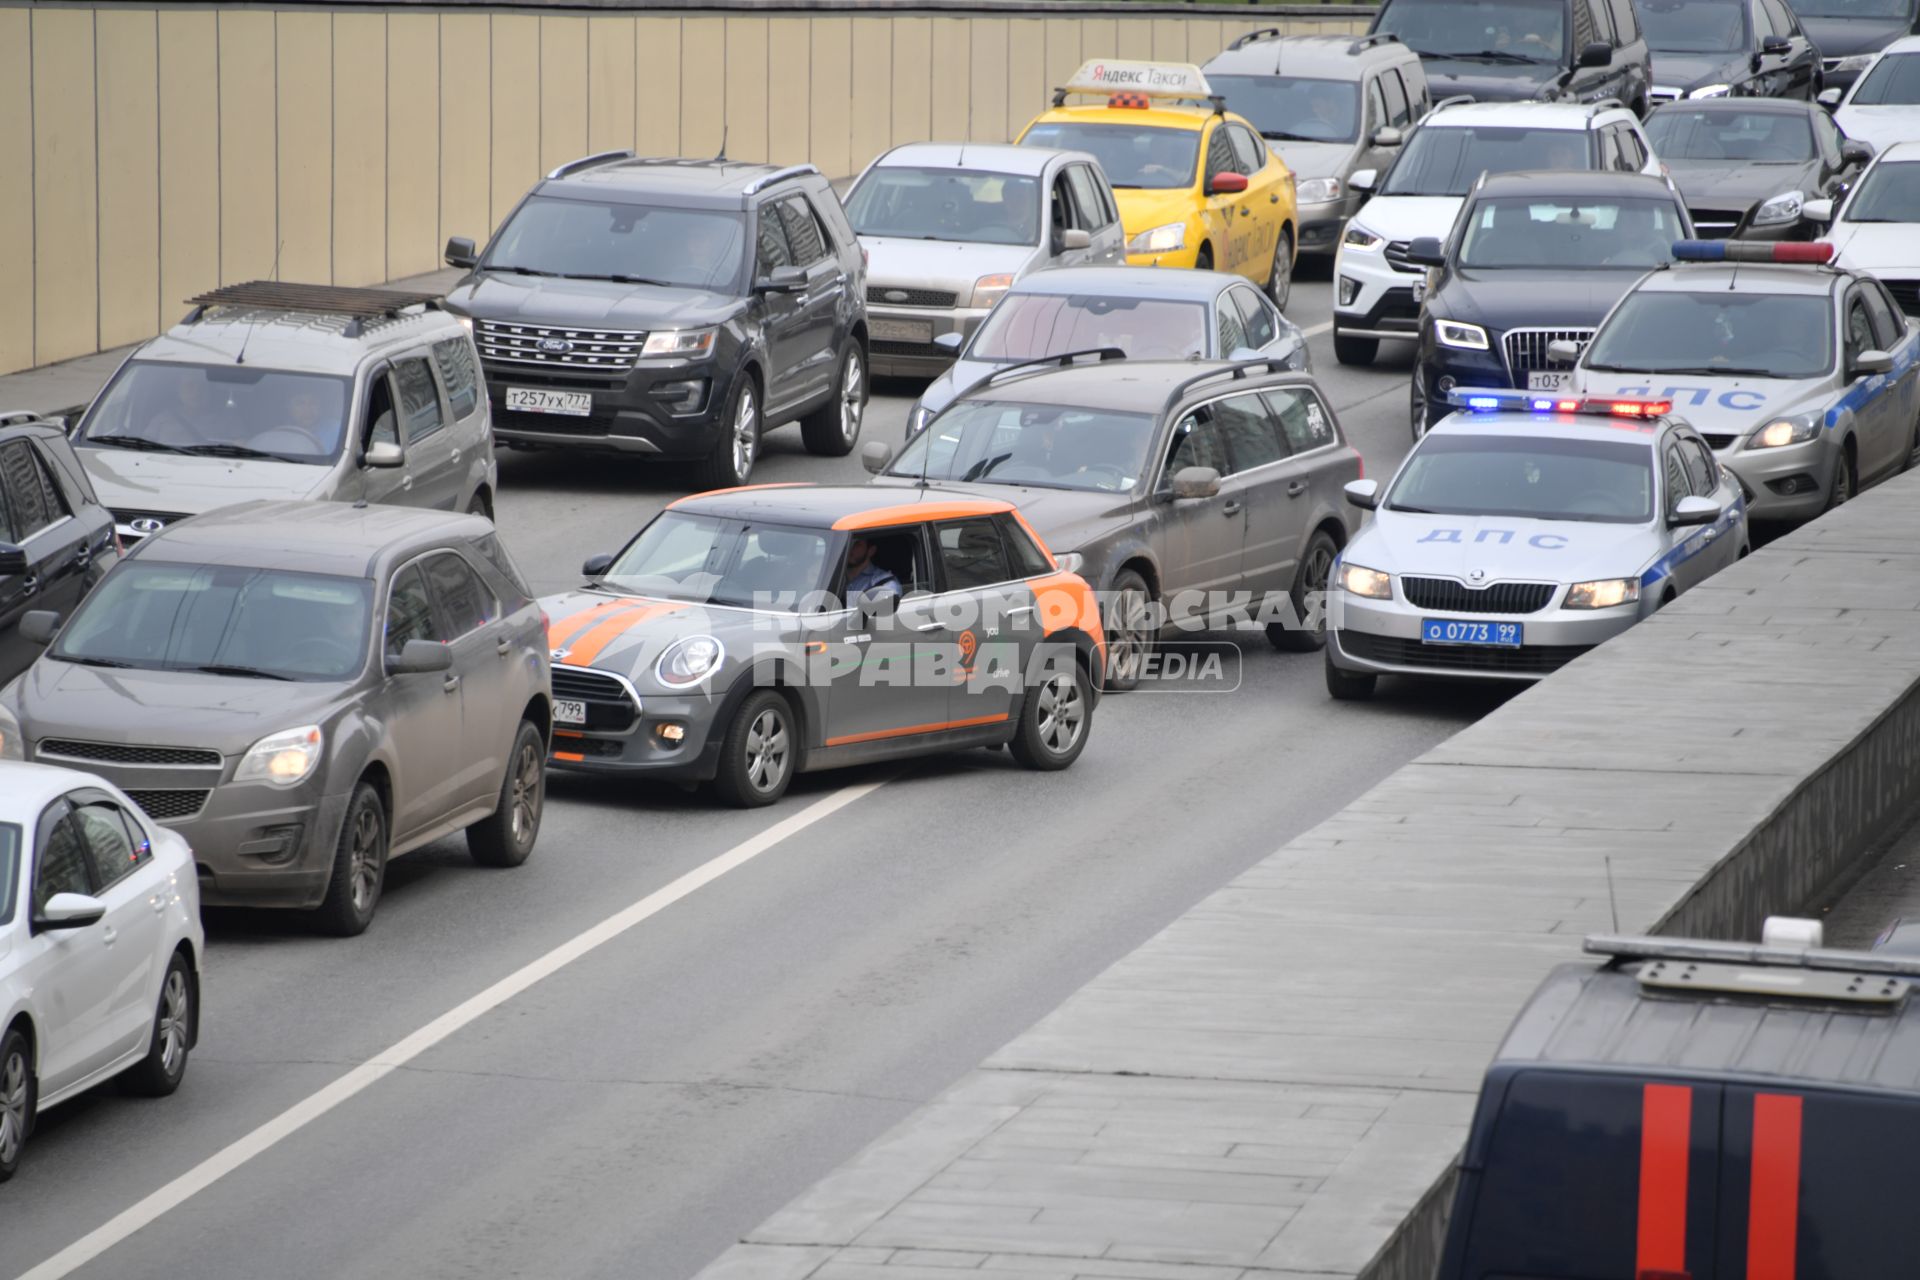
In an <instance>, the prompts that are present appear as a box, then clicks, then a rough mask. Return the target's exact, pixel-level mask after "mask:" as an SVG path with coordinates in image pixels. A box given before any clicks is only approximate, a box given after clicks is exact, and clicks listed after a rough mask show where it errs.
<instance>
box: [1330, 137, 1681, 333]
mask: <svg viewBox="0 0 1920 1280" xmlns="http://www.w3.org/2000/svg"><path fill="white" fill-rule="evenodd" d="M1527 169H1612V170H1619V171H1622V172H1629V173H1634V172H1638V173H1650V174H1654V175H1659V174H1661V173H1663V172H1664V171H1665V170H1664V167H1663V166H1662V165H1661V163H1660V161H1659V159H1658V158H1656V157H1655V156H1654V154H1653V146H1652V144H1651V143H1649V142H1648V141H1647V135H1646V134H1645V132H1643V131H1642V130H1641V128H1640V120H1639V118H1638V117H1637V116H1635V115H1634V114H1633V112H1631V111H1629V110H1627V109H1626V108H1625V107H1623V106H1621V105H1620V104H1619V103H1617V102H1614V101H1612V100H1608V101H1606V102H1588V103H1580V102H1512V103H1495V102H1486V103H1478V102H1443V103H1441V104H1440V105H1439V106H1437V107H1435V108H1434V109H1433V111H1432V112H1431V113H1429V114H1428V116H1427V117H1426V119H1424V120H1422V121H1421V122H1420V124H1419V125H1418V126H1417V127H1416V128H1415V129H1414V130H1413V131H1412V132H1411V133H1409V134H1408V135H1407V140H1406V142H1405V143H1404V144H1403V145H1402V146H1401V148H1400V154H1399V155H1398V156H1396V157H1395V158H1394V161H1393V164H1392V165H1390V166H1389V167H1388V169H1387V171H1386V173H1385V174H1384V175H1380V174H1376V173H1374V172H1373V171H1371V170H1365V169H1363V170H1361V171H1360V172H1358V173H1355V174H1354V175H1353V176H1352V177H1351V178H1350V179H1349V180H1348V183H1349V185H1351V186H1353V187H1355V188H1358V189H1359V190H1362V191H1372V192H1374V193H1375V194H1374V195H1373V197H1372V198H1371V199H1370V200H1368V201H1367V203H1366V204H1364V205H1362V206H1361V207H1360V211H1359V212H1358V213H1356V214H1355V215H1354V216H1353V218H1352V220H1351V221H1349V222H1348V223H1347V229H1346V233H1345V234H1344V235H1342V236H1341V237H1340V248H1339V251H1338V252H1337V254H1336V255H1335V257H1334V271H1333V278H1334V308H1333V351H1334V355H1335V356H1336V357H1338V359H1339V361H1340V363H1341V364H1371V363H1372V362H1373V357H1374V353H1375V352H1376V351H1377V350H1378V349H1379V346H1380V340H1381V339H1382V338H1404V339H1407V340H1412V339H1414V338H1417V337H1418V336H1419V333H1420V294H1421V293H1422V292H1423V288H1424V285H1425V280H1426V276H1425V271H1424V269H1423V268H1421V267H1417V266H1415V265H1413V264H1412V263H1411V262H1409V261H1407V247H1408V245H1409V244H1410V242H1412V241H1413V240H1415V239H1416V238H1418V237H1420V236H1435V237H1438V238H1439V239H1442V240H1444V239H1446V238H1447V234H1448V232H1449V231H1450V230H1451V229H1452V227H1453V220H1454V217H1455V216H1456V215H1457V214H1458V213H1459V212H1460V206H1461V204H1462V203H1463V202H1464V201H1465V198H1466V195H1467V192H1468V191H1470V190H1472V188H1473V184H1474V183H1475V182H1476V181H1478V180H1479V178H1480V175H1481V174H1483V173H1496V174H1497V173H1513V172H1517V171H1520V170H1527Z"/></svg>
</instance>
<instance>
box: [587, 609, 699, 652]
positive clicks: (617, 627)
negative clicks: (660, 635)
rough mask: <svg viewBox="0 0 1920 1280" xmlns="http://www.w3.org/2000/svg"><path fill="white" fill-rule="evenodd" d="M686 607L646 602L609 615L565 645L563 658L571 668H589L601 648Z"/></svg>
mask: <svg viewBox="0 0 1920 1280" xmlns="http://www.w3.org/2000/svg"><path fill="white" fill-rule="evenodd" d="M686 607H687V606H686V605H684V604H648V605H641V606H640V607H639V608H637V609H633V610H630V611H627V612H624V613H615V614H609V615H607V616H606V617H604V618H602V619H601V620H600V621H599V622H596V623H595V624H594V625H593V627H592V628H591V629H590V630H588V631H587V632H586V633H585V634H583V635H582V636H581V637H580V638H579V639H578V640H575V641H574V642H573V643H572V644H570V645H568V646H567V656H566V658H565V659H564V660H563V661H565V662H566V664H567V665H568V666H570V667H590V666H592V665H593V660H594V659H595V658H597V657H599V656H600V654H601V651H603V650H604V649H605V648H606V647H607V646H608V645H610V644H612V643H613V642H614V641H615V640H618V639H619V638H620V637H621V636H623V635H625V634H627V632H629V631H631V630H633V629H634V628H635V627H637V626H640V625H642V624H643V623H647V622H651V621H653V620H654V619H655V618H664V617H665V616H666V615H668V614H670V613H678V612H680V610H682V609H684V608H686Z"/></svg>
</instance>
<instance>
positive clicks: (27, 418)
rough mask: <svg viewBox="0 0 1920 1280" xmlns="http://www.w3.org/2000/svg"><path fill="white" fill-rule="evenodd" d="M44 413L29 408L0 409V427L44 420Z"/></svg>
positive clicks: (19, 425) (18, 425) (24, 424)
mask: <svg viewBox="0 0 1920 1280" xmlns="http://www.w3.org/2000/svg"><path fill="white" fill-rule="evenodd" d="M46 420H47V419H46V417H45V415H43V414H38V413H35V412H33V411H32V410H31V409H8V410H5V411H0V427H23V426H26V425H28V424H29V423H35V422H45V421H46Z"/></svg>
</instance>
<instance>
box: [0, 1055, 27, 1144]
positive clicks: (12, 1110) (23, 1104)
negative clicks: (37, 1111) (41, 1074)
mask: <svg viewBox="0 0 1920 1280" xmlns="http://www.w3.org/2000/svg"><path fill="white" fill-rule="evenodd" d="M26 1139H27V1055H26V1053H25V1051H24V1050H20V1049H16V1050H14V1051H13V1052H12V1053H10V1054H8V1055H7V1061H6V1064H5V1065H4V1066H0V1164H12V1163H13V1162H14V1160H15V1159H16V1158H17V1157H18V1156H19V1154H20V1144H21V1143H23V1142H25V1141H26Z"/></svg>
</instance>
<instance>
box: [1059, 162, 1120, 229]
mask: <svg viewBox="0 0 1920 1280" xmlns="http://www.w3.org/2000/svg"><path fill="white" fill-rule="evenodd" d="M1067 180H1068V181H1069V182H1070V183H1072V185H1073V203H1074V205H1075V207H1076V208H1077V209H1078V210H1079V213H1080V219H1081V221H1080V225H1081V226H1082V227H1083V228H1085V229H1086V230H1088V231H1099V230H1101V229H1103V228H1104V227H1106V225H1107V223H1108V222H1110V221H1111V219H1110V218H1108V217H1107V210H1106V203H1105V202H1104V201H1103V200H1101V199H1100V184H1099V183H1097V182H1095V181H1094V180H1093V170H1091V169H1089V168H1087V166H1085V165H1083V164H1070V165H1068V166H1067Z"/></svg>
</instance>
